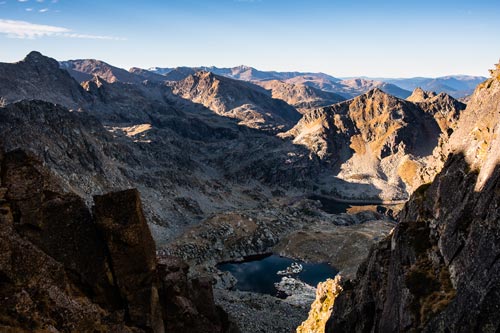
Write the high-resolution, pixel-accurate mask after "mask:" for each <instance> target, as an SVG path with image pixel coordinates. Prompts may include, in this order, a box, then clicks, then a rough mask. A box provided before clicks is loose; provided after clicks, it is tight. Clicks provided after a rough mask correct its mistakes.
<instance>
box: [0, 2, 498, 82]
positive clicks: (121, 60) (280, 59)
mask: <svg viewBox="0 0 500 333" xmlns="http://www.w3.org/2000/svg"><path fill="white" fill-rule="evenodd" d="M0 45H1V48H0V61H2V62H13V61H17V60H19V59H22V58H23V57H24V55H25V54H26V53H28V52H29V51H30V50H38V51H40V52H42V53H44V54H46V55H49V56H51V57H54V58H56V59H58V60H66V59H76V58H96V59H101V60H104V61H106V62H109V63H111V64H114V65H117V66H120V67H124V68H129V67H132V66H137V67H143V68H147V67H152V66H161V67H173V66H181V65H185V66H197V65H215V66H219V67H228V66H235V65H240V64H245V65H249V66H254V67H257V68H259V69H263V70H301V71H322V72H325V73H328V74H332V75H334V76H358V75H365V76H372V77H377V76H378V77H380V76H382V77H410V76H441V75H447V74H471V75H487V69H489V68H491V67H492V66H493V64H494V63H496V62H498V59H499V58H500V1H499V0H494V1H493V0H491V1H490V0H475V1H472V0H469V1H462V0H456V1H450V0H433V1H429V0H420V1H406V0H400V1H384V0H380V1H353V0H163V1H152V0H134V1H132V0H120V1H116V0H85V1H83V0H81V1H80V0H0Z"/></svg>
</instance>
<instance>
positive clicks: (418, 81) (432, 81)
mask: <svg viewBox="0 0 500 333" xmlns="http://www.w3.org/2000/svg"><path fill="white" fill-rule="evenodd" d="M376 80H379V81H383V82H387V83H391V84H394V85H397V86H398V87H401V88H403V89H406V90H410V91H413V90H414V89H416V88H422V89H424V90H430V91H435V92H437V93H440V92H444V93H447V94H448V95H451V96H453V97H455V98H462V97H465V96H469V95H471V94H472V93H473V92H474V89H475V88H476V86H477V85H478V84H479V83H481V82H483V81H484V80H486V77H483V76H469V75H450V76H443V77H437V78H426V77H414V78H407V79H391V78H377V79H376Z"/></svg>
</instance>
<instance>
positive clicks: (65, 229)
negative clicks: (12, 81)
mask: <svg viewBox="0 0 500 333" xmlns="http://www.w3.org/2000/svg"><path fill="white" fill-rule="evenodd" d="M0 165H1V167H0V174H1V184H0V235H1V238H2V242H1V243H0V286H1V288H0V297H1V299H2V306H1V307H0V330H1V331H6V332H14V331H15V332H33V331H37V332H76V331H78V332H110V331H113V332H165V331H166V330H167V331H179V330H182V331H183V332H229V331H234V329H232V328H231V326H230V323H229V321H228V320H227V315H225V314H224V313H223V312H222V311H221V310H219V309H218V308H216V307H215V305H214V302H213V296H212V292H211V285H210V284H209V283H207V282H203V281H200V280H188V279H187V275H186V274H187V271H186V266H185V264H183V263H181V262H180V261H178V260H177V259H173V258H168V257H164V258H160V259H159V260H158V259H157V258H156V255H155V247H154V242H153V240H152V237H151V234H150V232H149V229H148V227H147V224H146V221H145V218H144V215H143V213H142V206H141V202H140V199H139V194H138V192H137V191H136V190H127V191H122V192H117V193H111V194H107V195H103V196H99V197H96V198H95V207H94V212H93V214H92V213H91V212H90V211H89V209H88V208H87V207H86V205H85V203H84V201H83V200H82V199H81V198H80V197H78V196H77V195H75V194H73V193H65V192H64V191H62V188H61V186H60V184H59V182H58V180H57V178H54V176H53V175H52V174H51V173H50V172H48V171H47V170H46V169H45V167H43V166H42V164H41V163H40V162H39V161H37V160H36V159H34V158H33V157H32V156H31V155H29V154H26V153H25V152H23V151H19V150H18V151H12V152H9V153H6V154H3V153H2V154H0ZM187 286H189V288H188V287H187Z"/></svg>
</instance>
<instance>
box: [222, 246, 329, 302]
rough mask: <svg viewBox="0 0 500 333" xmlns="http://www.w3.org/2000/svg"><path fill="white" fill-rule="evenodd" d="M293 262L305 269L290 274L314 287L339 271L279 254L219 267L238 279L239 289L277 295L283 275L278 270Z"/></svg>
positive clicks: (224, 264) (326, 265)
mask: <svg viewBox="0 0 500 333" xmlns="http://www.w3.org/2000/svg"><path fill="white" fill-rule="evenodd" d="M293 263H299V264H301V265H302V267H303V269H302V271H301V272H300V273H298V274H294V275H290V276H292V277H294V278H296V279H299V280H301V281H302V282H305V283H307V284H309V285H311V286H313V287H316V285H317V284H318V283H319V282H322V281H325V280H326V279H328V278H333V277H335V275H337V273H338V271H337V270H336V269H335V268H333V267H332V266H330V265H328V264H312V263H304V262H300V261H297V260H293V259H289V258H284V257H280V256H277V255H266V256H258V257H252V258H249V259H247V260H245V261H242V262H229V263H223V264H219V265H217V268H218V269H220V270H221V271H225V272H229V273H231V274H232V275H233V276H234V277H235V278H236V279H237V280H238V283H237V284H236V285H235V288H236V289H237V290H241V291H252V292H257V293H262V294H269V295H272V296H276V295H277V290H276V288H275V287H274V283H277V282H280V281H281V278H282V277H283V276H282V275H278V274H277V272H278V271H282V270H286V269H287V267H290V266H291V265H292V264H293Z"/></svg>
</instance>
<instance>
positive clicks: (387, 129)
mask: <svg viewBox="0 0 500 333" xmlns="http://www.w3.org/2000/svg"><path fill="white" fill-rule="evenodd" d="M414 95H415V94H414ZM414 99H416V97H415V96H414V97H413V98H411V100H414ZM464 107H465V105H463V104H461V103H459V102H457V101H455V100H453V99H452V98H451V97H449V96H447V95H444V94H443V95H439V96H434V97H433V99H426V100H422V102H418V103H413V102H411V101H405V100H401V99H398V98H396V97H393V96H391V95H388V94H386V93H384V92H383V91H381V90H379V89H374V90H371V91H370V92H368V93H366V94H364V95H361V96H359V97H356V98H354V99H352V100H349V101H345V102H341V103H338V104H335V105H332V106H329V107H325V108H320V109H316V110H313V111H311V112H309V113H307V114H305V115H304V117H303V118H302V120H301V121H300V122H299V123H298V124H297V125H296V126H295V127H294V128H293V129H291V130H290V131H288V132H287V133H286V134H283V135H282V136H283V137H287V138H292V139H293V141H294V142H295V143H296V144H299V145H303V146H305V147H307V148H308V149H309V150H310V151H311V153H312V154H315V155H316V156H318V157H319V158H321V159H322V160H323V161H326V162H328V163H329V164H330V165H331V167H332V168H333V169H335V170H337V171H338V174H337V178H338V179H341V180H343V181H344V182H345V183H351V184H363V185H364V187H365V188H364V189H363V190H361V188H363V186H360V187H358V192H357V193H356V191H355V190H353V191H351V192H349V191H348V190H342V186H338V187H339V188H341V189H340V190H337V191H336V192H335V191H334V193H333V194H334V195H337V196H339V197H344V198H349V199H371V200H374V199H376V198H378V199H382V200H389V201H390V200H404V199H405V198H407V197H408V195H409V194H410V193H411V192H412V191H413V190H414V189H415V188H417V187H418V186H419V185H420V184H422V183H423V182H424V180H425V177H424V175H423V174H422V171H421V170H422V168H423V167H424V166H425V165H426V164H427V163H428V161H429V160H430V158H431V157H432V154H433V150H434V149H435V147H437V146H438V144H439V143H440V142H442V141H443V140H445V141H446V138H447V136H448V130H449V129H450V128H451V127H452V126H453V122H454V121H456V117H458V114H459V113H460V111H461V110H462V109H463V108H464ZM345 188H348V186H345ZM361 192H362V193H361ZM363 195H364V196H365V197H363Z"/></svg>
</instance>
